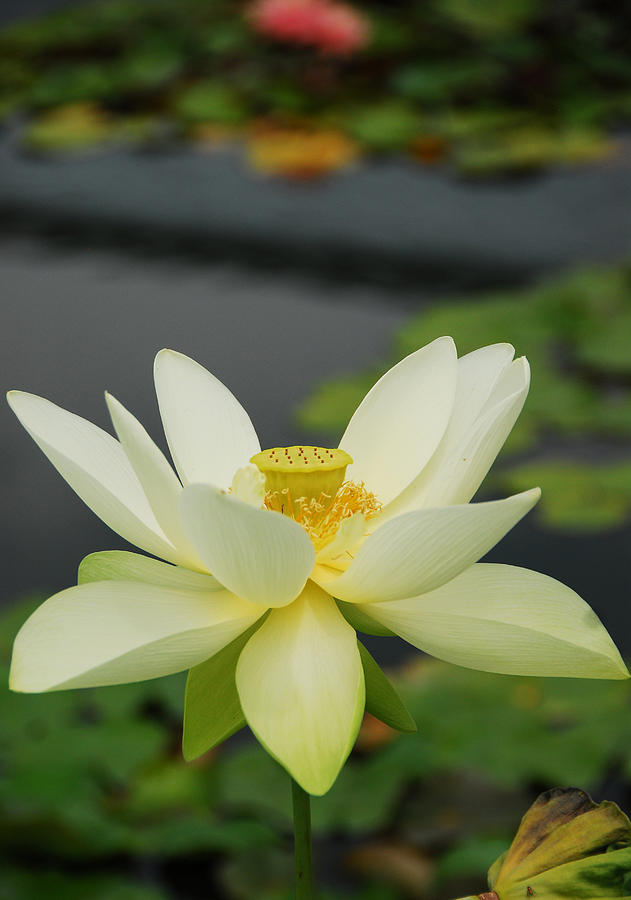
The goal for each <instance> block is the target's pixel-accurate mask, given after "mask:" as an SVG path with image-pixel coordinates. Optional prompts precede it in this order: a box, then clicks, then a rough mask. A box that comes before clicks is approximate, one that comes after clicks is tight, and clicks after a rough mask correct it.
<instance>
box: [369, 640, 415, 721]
mask: <svg viewBox="0 0 631 900" xmlns="http://www.w3.org/2000/svg"><path fill="white" fill-rule="evenodd" d="M357 646H358V647H359V655H360V657H361V661H362V666H363V667H364V680H365V683H366V712H369V713H370V714H371V715H373V716H374V717H375V718H376V719H379V720H380V721H381V722H384V723H385V724H386V725H389V726H390V728H396V730H397V731H404V732H406V733H407V734H411V733H412V732H415V731H418V729H417V727H416V722H415V721H414V719H413V718H412V716H411V715H410V713H409V712H408V710H407V709H406V706H405V704H404V702H403V700H402V699H401V698H400V697H399V695H398V693H397V692H396V691H395V689H394V688H393V687H392V685H391V684H390V682H389V681H388V679H387V678H386V676H385V675H384V674H383V672H382V671H381V669H380V668H379V666H378V665H377V663H376V662H375V660H374V659H373V658H372V656H371V655H370V653H369V652H368V650H366V648H365V647H364V645H363V644H362V643H360V642H359V641H357Z"/></svg>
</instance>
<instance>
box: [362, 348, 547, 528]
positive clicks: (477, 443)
mask: <svg viewBox="0 0 631 900" xmlns="http://www.w3.org/2000/svg"><path fill="white" fill-rule="evenodd" d="M516 376H517V377H516ZM518 379H519V381H518ZM509 380H510V383H511V386H517V390H515V391H514V392H513V393H512V394H508V395H506V396H503V392H500V390H496V391H495V392H494V394H492V395H491V396H492V399H495V397H500V398H501V399H499V400H498V401H497V402H494V403H493V404H492V405H487V406H486V407H485V408H484V409H483V410H482V413H481V414H480V416H479V418H478V419H477V420H476V421H475V422H474V423H473V424H472V425H471V427H470V428H469V430H468V431H467V432H466V433H464V434H462V435H461V437H460V439H459V440H458V441H457V442H455V443H454V444H453V445H451V446H450V447H447V448H443V447H442V446H441V447H440V448H439V449H438V450H437V451H436V453H435V454H434V456H433V457H432V459H431V460H430V461H429V463H428V464H427V466H426V467H425V468H424V469H423V471H422V472H421V473H420V475H419V476H418V477H417V478H416V479H415V480H414V481H413V482H412V484H411V485H410V487H409V488H408V489H407V490H405V491H403V493H402V494H401V495H400V496H399V497H397V499H396V500H395V501H394V502H393V503H391V504H390V505H389V506H388V507H387V508H386V509H385V510H383V512H382V513H381V514H380V515H379V516H378V517H377V518H376V519H375V520H374V521H373V523H372V525H373V528H374V527H375V525H379V524H380V523H381V522H383V521H386V520H387V519H391V518H393V516H395V515H400V514H401V513H403V512H408V511H410V510H412V509H425V508H428V507H433V506H450V505H452V504H459V503H468V502H469V500H470V499H471V498H472V497H473V495H474V494H475V492H476V491H477V489H478V487H479V486H480V484H481V483H482V481H483V480H484V477H485V475H486V474H487V472H488V471H489V469H490V468H491V466H492V465H493V462H494V461H495V458H496V456H497V454H498V453H499V451H500V450H501V449H502V446H503V445H504V442H505V440H506V438H507V437H508V435H509V434H510V432H511V430H512V428H513V425H514V424H515V422H516V421H517V418H518V416H519V414H520V412H521V410H522V408H523V406H524V402H525V400H526V397H527V395H528V388H529V384H530V370H529V367H528V363H527V362H526V360H525V359H524V358H522V359H518V360H515V362H514V363H512V364H511V365H510V366H509V367H508V369H507V370H506V373H505V375H504V373H503V375H502V377H501V378H500V382H503V381H504V382H507V381H509ZM497 387H498V388H500V387H503V384H502V385H498V386H497Z"/></svg>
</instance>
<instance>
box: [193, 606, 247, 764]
mask: <svg viewBox="0 0 631 900" xmlns="http://www.w3.org/2000/svg"><path fill="white" fill-rule="evenodd" d="M259 624H260V623H257V624H256V625H253V626H252V628H250V629H248V630H247V631H246V632H244V633H243V634H242V635H240V636H239V637H238V638H236V639H235V640H234V641H232V642H231V643H230V644H228V646H227V647H224V648H223V650H220V651H219V653H216V654H215V655H214V656H212V657H211V658H210V659H207V660H206V662H203V663H200V665H198V666H194V667H193V668H192V669H191V670H190V672H189V673H188V678H187V680H186V693H185V698H184V734H183V736H182V753H183V754H184V759H186V760H192V759H196V758H197V757H198V756H201V755H202V754H203V753H206V752H207V751H208V750H211V749H212V748H213V747H215V746H217V745H218V744H221V743H222V742H223V741H225V740H226V738H229V737H230V736H231V735H233V734H234V733H235V732H236V731H239V730H240V729H241V728H243V727H244V725H245V718H244V716H243V711H242V710H241V703H240V702H239V695H238V693H237V685H236V682H235V670H236V666H237V662H238V660H239V656H240V654H241V651H242V650H243V648H244V647H245V645H246V644H247V642H248V640H249V638H250V637H251V636H252V634H253V633H254V632H255V631H256V629H257V627H258V626H259Z"/></svg>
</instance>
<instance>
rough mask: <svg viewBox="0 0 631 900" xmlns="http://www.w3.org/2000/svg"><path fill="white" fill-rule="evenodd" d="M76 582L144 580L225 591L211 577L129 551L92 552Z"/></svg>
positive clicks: (81, 563) (197, 588) (185, 588)
mask: <svg viewBox="0 0 631 900" xmlns="http://www.w3.org/2000/svg"><path fill="white" fill-rule="evenodd" d="M77 580H78V583H79V584H89V583H90V582H92V581H141V582H142V583H143V584H157V585H160V586H162V587H172V588H180V589H182V590H186V591H204V592H208V591H220V590H223V588H222V585H221V584H219V582H218V581H217V579H216V578H213V576H212V575H205V574H204V573H203V572H192V571H191V570H190V569H183V568H181V567H180V566H172V565H171V564H170V563H165V562H161V560H159V559H152V558H151V557H150V556H142V555H141V554H140V553H131V552H130V551H128V550H103V551H101V552H99V553H90V554H89V555H88V556H86V557H84V558H83V559H82V560H81V562H80V564H79V572H78V575H77Z"/></svg>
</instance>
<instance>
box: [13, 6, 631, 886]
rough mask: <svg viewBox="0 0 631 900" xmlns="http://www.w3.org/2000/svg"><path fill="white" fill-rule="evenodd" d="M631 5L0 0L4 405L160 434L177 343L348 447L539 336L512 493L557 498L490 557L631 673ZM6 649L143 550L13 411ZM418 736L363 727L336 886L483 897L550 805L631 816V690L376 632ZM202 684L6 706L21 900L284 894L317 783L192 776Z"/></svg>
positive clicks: (260, 763) (246, 769)
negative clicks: (486, 347)
mask: <svg viewBox="0 0 631 900" xmlns="http://www.w3.org/2000/svg"><path fill="white" fill-rule="evenodd" d="M630 29H631V7H629V6H628V4H618V3H608V2H602V0H601V2H598V3H597V2H593V0H563V2H560V3H555V4H552V5H551V4H547V3H544V2H543V0H478V2H475V3H473V2H471V0H396V2H395V0H392V2H385V0H383V2H378V0H353V3H352V5H350V4H345V3H341V2H338V0H256V2H253V3H236V2H228V0H178V2H177V3H168V2H166V0H93V2H90V0H86V2H83V3H77V2H72V0H66V2H63V0H19V2H18V0H3V5H2V8H1V9H0V210H1V213H2V215H1V218H0V259H1V261H2V262H1V265H2V273H3V278H2V280H3V305H2V309H3V326H2V330H1V333H0V342H1V344H2V348H1V349H2V352H1V353H0V368H1V370H2V373H3V378H2V381H3V383H4V386H5V388H7V389H9V388H14V387H15V388H20V389H23V390H28V391H32V392H35V393H39V394H43V395H44V396H46V397H48V398H50V399H51V400H53V401H55V402H57V403H59V404H60V405H62V406H65V407H67V408H69V409H71V410H72V411H74V412H77V413H79V414H81V415H83V416H85V417H87V418H89V419H90V420H92V421H95V422H97V423H98V424H99V425H101V426H103V427H106V428H107V427H109V426H108V422H107V416H106V411H105V405H104V403H103V393H102V392H103V390H105V389H107V390H110V391H111V392H112V393H114V394H115V395H116V396H117V397H119V398H120V400H121V401H122V402H124V403H125V404H126V405H127V406H128V407H129V408H131V409H132V410H133V412H134V413H135V414H136V415H137V416H138V417H139V418H140V419H141V421H142V422H143V423H144V424H145V425H146V426H147V427H148V430H149V431H150V433H151V434H152V436H153V437H154V439H156V440H157V441H158V442H159V443H160V444H161V446H163V447H164V442H163V437H162V435H161V432H160V426H159V419H158V414H157V407H156V404H155V398H154V395H153V388H152V380H151V366H152V360H153V356H154V354H155V352H156V351H157V350H159V349H160V348H161V347H163V346H170V347H172V348H174V349H177V350H180V351H182V352H184V353H187V354H189V355H191V356H193V357H194V358H196V359H197V360H199V361H200V362H201V363H202V364H204V365H205V366H207V367H208V368H209V369H211V370H212V371H213V372H214V373H215V374H216V375H217V376H218V377H220V378H221V379H222V380H223V381H224V382H225V383H226V384H227V385H228V386H229V387H230V388H231V389H232V390H233V392H234V393H235V394H236V395H237V397H238V398H239V399H240V400H241V402H242V403H243V404H244V406H245V407H246V408H247V410H248V411H249V412H250V414H251V417H252V419H253V421H254V424H255V426H256V428H257V430H258V432H259V435H260V437H261V443H262V445H263V446H274V445H287V444H292V443H296V442H298V441H300V442H304V443H308V442H314V443H315V442H317V443H324V444H325V445H326V444H331V445H333V446H335V444H336V442H337V440H338V439H339V436H340V435H341V433H342V431H343V429H344V426H345V423H346V421H347V420H348V417H349V415H350V414H351V413H352V411H353V409H354V408H355V406H356V404H357V403H358V402H359V400H360V399H361V397H362V395H363V393H364V392H365V390H366V389H367V388H368V387H370V385H371V384H372V383H373V382H374V380H375V379H376V378H377V377H378V376H379V375H380V374H381V373H382V372H383V371H384V370H385V369H386V368H387V367H388V366H390V365H392V364H393V363H394V362H395V361H396V360H397V359H399V358H401V357H402V356H403V355H405V354H406V353H408V352H410V351H412V350H414V349H416V348H417V347H419V346H421V345H422V344H425V343H427V342H428V341H430V340H432V339H433V338H435V337H437V336H439V335H441V334H451V335H453V336H454V337H455V339H456V342H457V344H458V347H459V350H460V352H461V353H464V352H467V351H469V350H471V349H474V348H476V347H478V346H481V345H483V344H486V343H491V342H494V341H511V342H512V343H513V344H514V345H515V347H516V350H517V354H518V355H522V354H525V355H527V356H528V357H529V359H530V361H531V365H532V368H533V386H532V390H531V395H530V398H529V400H528V402H527V405H526V409H525V411H524V413H523V415H522V417H521V419H520V421H519V423H518V425H517V427H516V429H515V432H514V434H513V435H512V436H511V438H510V439H509V442H508V443H507V446H506V448H505V450H504V451H503V453H502V455H501V458H500V460H499V461H498V463H497V464H496V466H495V467H494V470H493V473H492V474H491V476H490V477H489V479H488V480H487V482H486V484H485V486H484V490H483V494H482V495H481V496H484V497H494V496H500V495H503V494H505V493H507V492H509V491H517V490H521V489H525V488H528V487H531V486H533V485H535V484H539V485H541V487H542V488H543V492H544V495H543V500H542V502H541V504H540V506H539V507H538V509H537V510H536V511H535V513H533V514H531V516H530V517H529V519H528V521H527V522H524V523H522V524H521V525H520V526H519V528H518V529H516V530H515V531H514V532H513V533H512V534H510V535H508V537H507V538H506V539H505V540H504V541H503V542H502V544H501V545H500V546H499V547H498V548H496V549H495V550H494V551H493V553H492V554H491V555H490V557H489V558H491V559H493V560H496V561H502V562H512V563H517V564H520V565H524V566H528V567H531V568H535V569H537V570H539V571H543V572H546V573H547V574H549V575H552V576H554V577H557V578H559V579H561V580H563V581H565V582H566V583H567V584H569V585H571V586H572V587H573V588H574V589H575V590H577V591H578V592H579V593H581V594H582V596H584V597H585V599H586V600H587V601H588V602H589V603H590V604H591V605H592V606H593V608H594V609H595V610H596V611H597V612H598V614H599V615H600V617H601V618H602V620H603V621H604V623H605V624H606V626H607V627H608V629H609V631H610V632H611V634H612V635H613V637H614V639H615V640H616V642H617V643H618V645H619V647H620V648H621V650H622V652H623V654H626V656H627V657H629V656H631V638H630V637H629V633H630V626H631V606H630V604H629V594H630V590H629V588H630V586H631V585H630V581H631V566H630V564H629V555H630V554H629V548H630V547H631V527H630V524H629V523H630V514H631V351H630V350H629V348H630V347H631V268H630V267H629V264H628V253H629V245H630V243H631V212H630V210H631V128H630V123H631V56H630V54H629V47H628V34H629V31H630ZM0 415H1V417H2V423H1V435H2V438H1V442H0V454H1V459H2V463H3V477H2V485H3V504H2V505H3V511H4V515H3V517H2V524H1V529H2V531H1V536H2V544H3V547H4V554H5V559H4V564H3V574H4V588H5V590H4V592H3V596H2V613H1V619H0V653H1V654H2V661H3V665H4V666H5V668H6V667H8V661H9V656H10V647H11V642H12V639H13V637H14V635H15V633H16V631H17V629H18V627H19V625H20V624H21V623H22V621H23V620H24V619H25V618H26V616H27V615H28V613H29V612H30V610H31V609H33V608H34V606H35V605H37V603H39V602H41V600H42V599H43V598H44V597H45V596H46V595H48V594H50V593H52V592H54V591H56V590H59V589H61V588H63V587H66V586H68V585H69V584H71V583H73V581H74V580H75V573H76V567H77V565H78V563H79V561H80V560H81V558H82V557H83V556H84V555H86V554H87V553H89V552H92V551H94V550H97V549H114V548H119V547H123V546H124V545H123V543H122V542H121V541H120V539H118V538H117V536H116V535H113V534H111V533H110V532H109V531H108V530H107V528H106V527H105V526H104V525H102V524H101V523H100V522H99V521H98V520H97V519H96V517H94V516H93V515H92V514H91V513H90V512H89V511H88V510H87V509H86V508H85V507H83V506H82V504H81V502H80V501H78V500H77V499H76V498H75V496H74V495H73V494H72V492H71V491H70V489H69V488H67V486H66V485H65V483H64V482H63V481H62V480H61V478H60V477H59V476H58V475H57V474H56V472H55V471H54V470H53V469H52V467H51V466H50V464H49V463H48V462H47V461H46V460H44V458H43V457H42V456H41V453H40V451H39V450H38V449H37V447H36V446H35V445H34V444H33V443H32V441H31V440H30V439H29V438H28V437H27V435H26V434H25V433H24V432H23V431H22V430H21V428H20V426H19V425H18V423H17V422H16V421H14V420H13V419H12V417H11V415H10V413H9V412H8V410H7V409H6V408H5V409H2V410H1V411H0ZM367 644H368V646H369V647H370V649H371V651H372V652H374V654H375V656H376V657H377V659H378V660H379V661H380V662H382V663H383V664H384V666H386V667H388V668H389V670H390V671H391V673H392V675H393V678H394V680H395V681H396V683H397V685H398V687H399V689H400V691H401V693H402V695H403V696H404V697H405V699H406V701H407V703H408V705H409V708H410V710H411V712H412V713H413V715H414V716H415V718H416V720H417V722H418V725H419V732H418V735H415V736H401V737H398V736H397V735H396V734H395V733H394V732H392V731H390V730H389V729H388V728H387V727H386V726H383V725H381V724H380V723H379V722H377V721H376V720H374V719H370V718H367V719H366V720H365V722H364V725H363V727H362V731H361V734H360V738H359V741H358V745H357V748H356V750H355V751H354V753H353V756H352V758H351V761H350V762H349V764H348V765H347V767H346V768H345V770H344V772H343V773H342V775H341V776H340V779H339V781H338V783H337V784H336V786H335V787H334V789H333V790H332V791H331V792H330V794H329V795H327V796H326V797H325V798H322V799H319V800H317V801H314V804H313V813H314V829H315V836H316V856H317V863H318V868H319V872H320V880H321V883H322V892H321V894H320V900H339V898H342V897H349V898H355V900H405V898H419V900H448V898H452V897H455V896H461V895H463V894H469V893H471V892H478V891H481V890H483V889H484V885H485V882H484V873H485V871H486V868H487V867H488V865H489V864H490V863H491V862H493V860H494V859H495V857H496V856H497V855H499V853H500V852H501V851H502V850H503V849H505V847H506V846H507V845H508V843H509V841H510V838H511V835H512V833H513V832H514V830H515V827H516V825H517V823H518V820H519V818H520V816H521V815H522V814H523V812H524V811H525V809H526V807H527V806H528V803H529V802H530V800H531V799H532V798H533V797H534V795H535V794H536V793H537V792H538V791H539V790H543V789H546V788H549V787H552V786H557V785H576V786H579V787H582V788H585V789H588V790H590V791H592V792H593V794H594V796H595V797H596V798H597V799H614V800H617V801H618V802H619V803H621V804H622V805H623V807H626V810H627V812H628V811H629V810H630V809H631V751H630V750H629V747H630V746H631V716H630V715H629V714H630V713H631V708H630V695H629V689H628V687H627V685H626V684H625V683H618V682H616V683H611V684H608V683H604V682H603V683H589V682H585V683H583V682H571V681H568V682H564V681H557V680H553V679H546V680H540V681H538V680H534V679H519V678H507V677H500V676H488V675H483V674H479V673H471V672H467V671H464V670H460V669H457V668H455V667H449V666H446V665H443V664H440V663H437V662H435V661H431V660H424V659H422V658H421V655H420V654H418V653H415V652H414V651H412V650H411V649H410V648H408V647H405V646H404V645H403V644H402V643H400V642H398V641H396V640H395V639H379V640H371V639H368V640H367ZM183 683H184V682H183V678H182V677H179V676H178V677H174V678H169V679H162V680H159V681H156V682H152V683H147V684H144V685H132V686H124V687H120V688H107V689H102V690H100V691H94V692H92V691H79V692H68V693H60V694H51V695H47V696H46V695H45V696H41V697H40V696H20V695H10V694H9V692H8V691H7V690H4V689H3V690H2V691H0V705H1V706H2V715H1V717H0V900H34V898H40V897H42V896H46V897H48V898H51V900H52V898H55V900H56V898H60V900H75V898H76V900H197V898H200V900H201V898H208V897H212V898H218V900H249V898H254V897H256V898H257V900H289V897H290V896H291V895H290V894H289V893H288V892H287V890H286V885H287V884H288V883H290V875H291V869H292V859H291V843H290V821H289V792H288V786H287V785H286V784H285V781H286V778H285V777H284V775H283V773H282V771H281V770H280V769H279V768H278V767H277V766H276V764H275V763H273V762H272V761H271V760H270V759H269V758H268V757H267V756H266V755H265V754H264V753H263V752H262V751H261V750H260V749H259V748H258V746H257V745H255V744H254V743H252V742H251V740H250V739H249V737H248V736H247V735H246V734H245V732H243V733H241V734H239V735H237V736H235V738H233V739H231V741H229V742H228V744H226V745H225V746H224V747H222V748H221V749H220V750H219V751H217V752H214V753H211V754H208V755H207V757H204V758H202V759H201V760H200V761H199V762H197V763H195V764H193V765H188V766H187V765H185V764H184V763H183V762H182V760H181V757H180V751H179V740H180V730H181V715H182V696H183Z"/></svg>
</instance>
